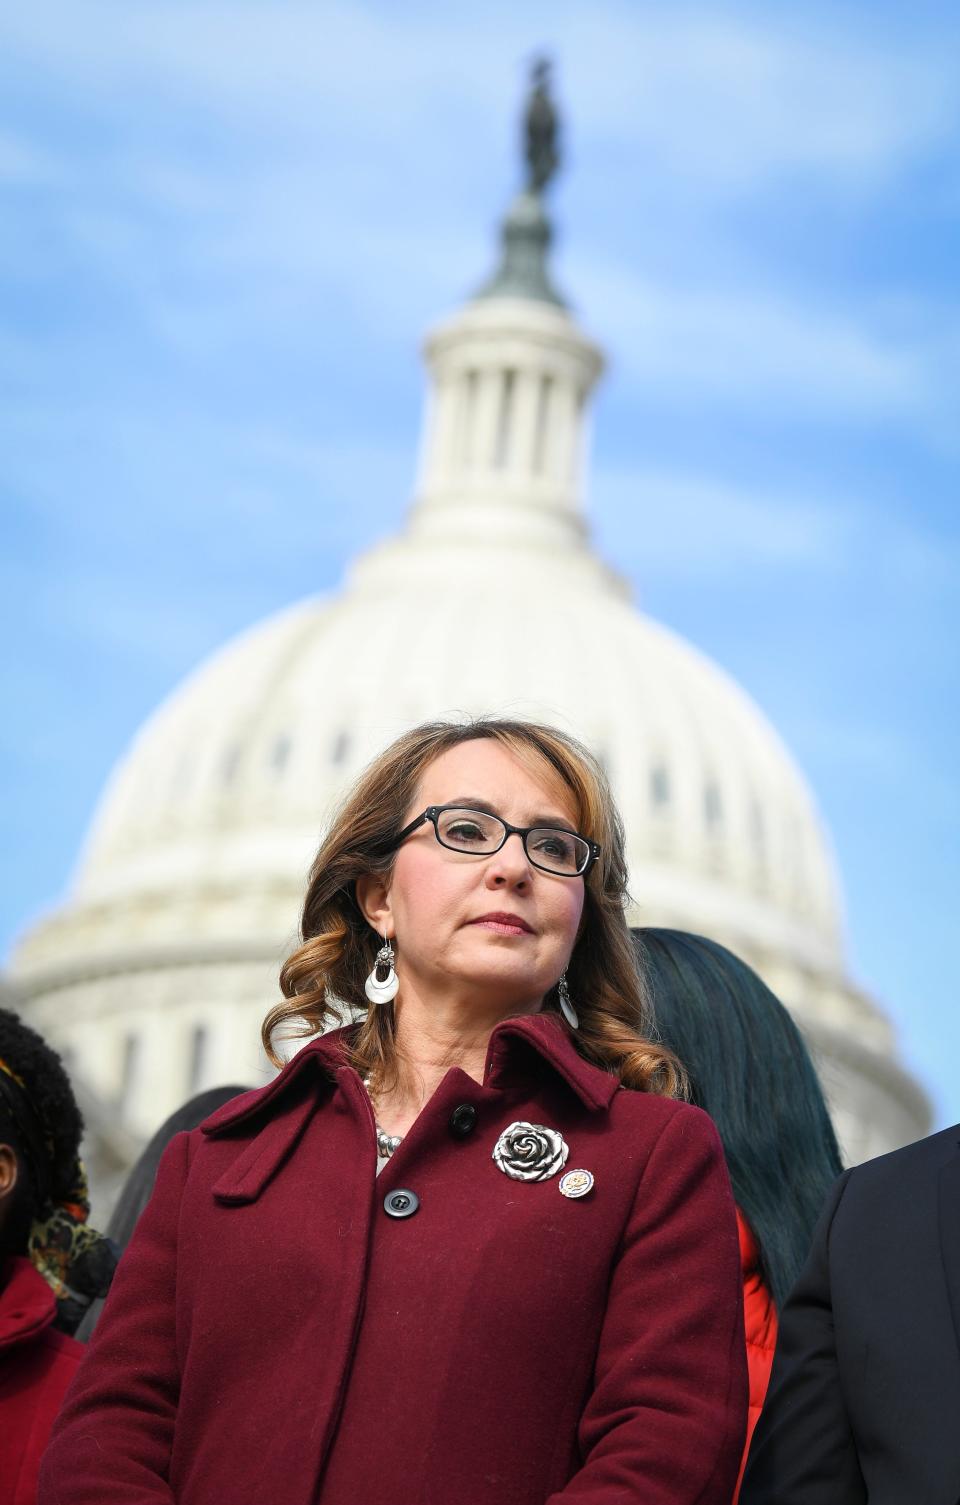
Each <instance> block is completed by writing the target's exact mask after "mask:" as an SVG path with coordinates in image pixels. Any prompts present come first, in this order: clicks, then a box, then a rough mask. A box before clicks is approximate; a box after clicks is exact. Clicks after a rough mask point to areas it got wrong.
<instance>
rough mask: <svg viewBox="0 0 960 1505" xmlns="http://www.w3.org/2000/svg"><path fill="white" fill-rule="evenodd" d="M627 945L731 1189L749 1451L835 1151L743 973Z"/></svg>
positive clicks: (716, 958) (799, 1057)
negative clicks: (780, 1316) (781, 1315)
mask: <svg viewBox="0 0 960 1505" xmlns="http://www.w3.org/2000/svg"><path fill="white" fill-rule="evenodd" d="M634 936H635V938H636V941H637V944H638V955H639V958H640V963H641V967H642V970H643V972H644V974H645V976H646V979H647V984H648V987H649V990H650V995H651V1002H652V1005H653V1010H654V1017H655V1019H656V1023H657V1027H658V1029H659V1032H660V1037H661V1039H662V1040H663V1042H664V1044H666V1045H668V1046H669V1047H670V1049H671V1050H672V1051H674V1052H675V1053H676V1054H677V1055H678V1056H679V1057H680V1059H681V1060H682V1061H683V1063H684V1065H685V1067H686V1068H687V1072H688V1074H689V1078H690V1091H691V1098H692V1101H693V1102H695V1103H697V1104H698V1106H699V1107H701V1108H703V1109H705V1111H706V1112H707V1113H709V1114H710V1117H711V1118H712V1119H713V1121H714V1123H715V1124H716V1126H717V1129H718V1131H719V1134H720V1141H721V1143H722V1145H723V1151H724V1154H725V1156H726V1160H727V1168H728V1170H729V1172H730V1180H731V1182H732V1183H733V1195H734V1198H735V1199H736V1203H737V1221H738V1224H739V1231H740V1254H741V1260H742V1264H743V1283H744V1284H743V1294H744V1326H745V1332H746V1339H747V1361H748V1367H749V1374H750V1417H749V1422H748V1430H747V1438H748V1445H749V1437H750V1434H751V1433H752V1431H753V1428H754V1427H755V1425H756V1422H757V1418H758V1417H759V1415H760V1410H761V1407H762V1406H763V1403H764V1397H765V1395H766V1393H767V1386H768V1384H769V1380H770V1369H771V1366H772V1363H773V1353H774V1348H775V1346H776V1341H777V1312H778V1310H779V1309H780V1308H781V1307H782V1306H783V1303H784V1301H785V1300H786V1297H787V1293H788V1292H789V1290H790V1288H791V1286H792V1285H793V1282H794V1280H795V1279H796V1276H797V1274H798V1272H799V1270H800V1267H801V1265H802V1263H803V1260H804V1259H805V1257H806V1254H807V1250H808V1249H809V1247H810V1240H811V1238H812V1235H813V1230H814V1227H815V1225H816V1221H817V1218H818V1217H819V1215H820V1210H821V1208H822V1207H823V1203H824V1199H825V1197H826V1196H827V1193H828V1192H829V1190H830V1188H831V1186H832V1185H833V1183H834V1181H835V1180H836V1178H837V1176H838V1175H839V1174H840V1171H841V1168H842V1167H841V1163H840V1152H839V1150H838V1148H837V1141H836V1136H835V1135H834V1132H833V1125H832V1124H831V1122H830V1115H829V1112H828V1111H827V1105H826V1102H825V1101H824V1096H823V1092H822V1091H821V1088H820V1083H819V1082H818V1080H817V1074H816V1072H815V1070H814V1068H813V1063H812V1062H811V1060H810V1056H809V1053H808V1051H807V1048H806V1046H805V1045H804V1043H803V1039H802V1037H801V1035H800V1031H799V1030H798V1029H797V1026H796V1025H795V1024H794V1022H793V1020H792V1019H791V1017H790V1015H789V1013H788V1012H787V1010H786V1009H785V1008H784V1006H783V1004H782V1003H781V1002H780V1000H779V999H778V998H776V997H775V996H774V994H773V993H772V992H771V991H770V989H769V988H768V987H767V985H766V984H765V983H764V982H763V981H762V980H761V979H760V978H759V977H758V976H757V974H756V972H754V970H753V968H752V967H748V966H747V964H746V962H744V961H741V960H740V958H739V957H738V956H735V955H734V954H733V952H732V951H728V950H727V948H726V947H725V946H721V945H719V944H718V943H717V942H716V941H711V940H707V939H706V938H705V937H703V936H699V935H690V934H688V933H687V932H685V931H679V930H657V929H653V928H648V929H644V930H636V931H634ZM745 1461H746V1454H744V1462H745Z"/></svg>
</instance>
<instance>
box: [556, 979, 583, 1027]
mask: <svg viewBox="0 0 960 1505" xmlns="http://www.w3.org/2000/svg"><path fill="white" fill-rule="evenodd" d="M557 997H558V999H559V1001H560V1012H561V1014H562V1015H563V1017H564V1019H566V1021H567V1023H568V1024H569V1026H570V1028H571V1029H579V1028H580V1019H579V1016H578V1014H577V1011H576V1009H575V1008H574V1006H573V999H572V998H571V997H570V989H569V988H568V986H567V974H566V972H561V974H560V981H559V982H558V983H557Z"/></svg>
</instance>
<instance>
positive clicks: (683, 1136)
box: [39, 1016, 747, 1505]
mask: <svg viewBox="0 0 960 1505" xmlns="http://www.w3.org/2000/svg"><path fill="white" fill-rule="evenodd" d="M458 1108H459V1109H461V1112H460V1113H458V1114H457V1115H456V1117H455V1118H454V1116H453V1115H454V1113H455V1110H457V1109H458ZM470 1110H475V1113H474V1112H471V1111H470ZM515 1120H526V1121H529V1122H532V1123H535V1124H542V1125H546V1126H547V1127H549V1128H554V1129H559V1130H560V1131H561V1133H562V1134H563V1136H564V1138H565V1139H566V1141H567V1143H568V1144H569V1146H570V1158H569V1160H568V1162H567V1168H568V1169H576V1168H584V1169H586V1170H589V1171H592V1172H593V1175H594V1177H595V1178H596V1180H595V1186H594V1188H593V1190H592V1192H591V1193H590V1194H589V1195H588V1196H586V1197H583V1198H582V1199H580V1200H577V1201H574V1200H570V1199H568V1198H566V1197H564V1196H562V1195H561V1193H560V1190H559V1177H558V1176H554V1177H552V1178H551V1179H550V1180H546V1181H540V1182H525V1181H517V1180H513V1179H511V1178H509V1177H508V1176H507V1175H505V1174H504V1173H503V1172H502V1171H501V1170H500V1169H499V1168H498V1167H497V1165H496V1164H495V1162H494V1161H493V1159H492V1158H491V1152H492V1150H493V1147H494V1144H495V1143H496V1141H497V1138H498V1137H499V1135H500V1133H501V1131H502V1130H503V1129H505V1128H506V1127H507V1126H508V1125H509V1124H511V1123H512V1122H514V1121H515ZM375 1154H376V1150H375V1138H374V1121H373V1114H372V1111H371V1107H370V1102H369V1099H368V1097H367V1094H366V1092H365V1090H364V1088H363V1086H362V1083H361V1081H360V1078H359V1076H358V1075H357V1073H356V1072H355V1071H354V1070H353V1069H352V1068H351V1067H349V1066H346V1065H344V1064H343V1060H342V1053H341V1043H340V1039H339V1035H338V1034H334V1035H328V1036H325V1037H323V1038H320V1039H317V1040H315V1041H314V1042H312V1043H311V1044H310V1045H308V1046H306V1047H305V1048H304V1049H303V1050H302V1051H301V1052H300V1054H299V1055H297V1056H296V1057H295V1058H294V1059H293V1061H291V1062H290V1064H289V1065H288V1066H287V1067H286V1069H285V1070H284V1071H283V1072H282V1073H281V1075H280V1076H279V1077H278V1078H277V1079H276V1080H275V1081H273V1082H272V1083H271V1084H270V1085H269V1086H267V1087H265V1088H262V1089H260V1090H259V1091H256V1092H251V1093H246V1094H244V1095H243V1096H242V1097H239V1098H237V1099H235V1100H234V1101H233V1102H231V1103H228V1104H227V1105H226V1106H225V1107H224V1108H221V1109H220V1110H219V1111H218V1112H217V1113H215V1114H214V1115H213V1117H212V1118H210V1119H208V1120H207V1122H206V1123H205V1124H204V1125H203V1126H202V1128H201V1129H199V1130H197V1131H195V1132H194V1133H192V1134H183V1135H179V1136H178V1137H177V1138H176V1139H175V1140H174V1141H173V1143H172V1144H171V1145H170V1147H169V1148H168V1150H167V1153H166V1155H165V1157H164V1160H163V1162H162V1163H161V1167H160V1171H159V1174H158V1178H157V1185H156V1190H155V1193H154V1196H153V1200H152V1201H151V1203H150V1205H149V1207H148V1208H147V1210H146V1212H145V1213H144V1215H143V1218H142V1219H141V1221H140V1224H139V1225H138V1227H137V1230H136V1233H135V1235H134V1238H133V1241H132V1242H131V1244H130V1247H129V1249H128V1251H127V1253H126V1255H125V1256H124V1259H123V1260H122V1261H121V1264H120V1267H119V1270H118V1272H117V1275H116V1278H115V1280H114V1283H113V1289H112V1291H111V1293H110V1296H109V1299H108V1301H107V1305H106V1308H105V1310H104V1313H103V1316H102V1317H101V1320H100V1323H99V1326H98V1327H97V1330H96V1333H95V1335H94V1338H93V1341H92V1343H91V1345H90V1351H89V1353H88V1355H87V1358H86V1359H85V1360H84V1362H83V1364H82V1366H81V1369H80V1373H79V1375H78V1376H77V1379H76V1381H75V1383H74V1385H73V1386H72V1387H71V1390H70V1393H69V1395H68V1397H67V1401H66V1404H65V1406H64V1409H63V1411H62V1413H61V1416H60V1420H59V1422H58V1424H57V1427H56V1429H55V1431H54V1437H53V1440H52V1443H51V1446H50V1448H49V1451H48V1453H47V1457H46V1460H45V1463H44V1466H43V1469H42V1471H41V1483H40V1493H39V1502H40V1505H111V1502H116V1505H120V1502H123V1505H160V1502H164V1505H170V1502H171V1501H177V1502H178V1505H264V1502H269V1505H464V1502H469V1505H547V1502H549V1505H575V1502H576V1505H613V1502H614V1501H616V1502H618V1505H623V1502H627V1501H632V1500H636V1501H643V1502H644V1505H694V1502H697V1505H729V1501H730V1498H731V1495H732V1493H733V1488H734V1484H735V1481H736V1477H737V1468H738V1466H739V1462H740V1453H741V1449H742V1446H743V1439H744V1429H745V1421H746V1403H747V1393H746V1365H745V1355H744V1337H743V1315H742V1277H741V1270H740V1254H739V1243H738V1238H737V1226H736V1220H735V1214H734V1207H733V1202H732V1198H731V1194H730V1187H729V1182H728V1179H727V1173H726V1168H725V1165H724V1161H723V1156H722V1153H721V1149H720V1143H719V1140H718V1137H717V1133H716V1130H715V1129H714V1127H713V1124H712V1123H711V1121H710V1120H709V1119H708V1118H707V1117H706V1116H705V1115H704V1114H703V1113H701V1112H699V1110H698V1109H696V1108H692V1107H689V1106H687V1105H686V1104H683V1103H678V1102H674V1101H672V1100H669V1099H666V1098H661V1097H655V1096H652V1095H648V1094H645V1093H639V1092H631V1091H624V1090H622V1089H620V1087H619V1084H618V1082H617V1081H616V1079H615V1078H614V1077H612V1076H610V1075H608V1074H606V1073H605V1072H603V1071H601V1070H599V1069H597V1068H596V1067H594V1066H592V1065H589V1064H588V1063H586V1062H585V1061H584V1060H583V1059H582V1058H581V1057H580V1056H579V1055H578V1054H577V1052H576V1051H575V1050H574V1048H573V1046H572V1044H571V1043H570V1041H569V1038H568V1037H567V1035H566V1032H565V1031H564V1029H563V1027H562V1026H561V1025H560V1024H559V1023H558V1022H557V1020H556V1019H555V1017H554V1016H537V1017H534V1018H521V1019H512V1020H508V1021H506V1022H505V1023H503V1024H501V1025H499V1026H498V1027H497V1029H495V1030H494V1032H493V1035H492V1036H491V1040H490V1046H489V1052H488V1056H487V1063H486V1071H485V1075H484V1081H483V1084H482V1085H481V1084H480V1083H478V1082H475V1081H474V1080H473V1079H472V1078H471V1077H469V1076H468V1075H466V1074H465V1073H464V1072H463V1071H461V1070H459V1069H458V1068H453V1069H451V1070H450V1071H448V1072H447V1074H446V1076H445V1077H444V1079H443V1081H442V1082H441V1083H440V1086H439V1087H438V1088H437V1091H436V1092H435V1094H434V1096H433V1097H432V1098H431V1099H430V1101H429V1102H428V1103H427V1105H426V1107H425V1108H424V1110H423V1112H422V1113H421V1115H420V1117H419V1118H418V1119H417V1121H416V1123H415V1124H414V1125H413V1127H412V1128H411V1129H410V1131H409V1133H408V1134H407V1136H406V1138H405V1139H404V1140H403V1143H402V1144H401V1145H400V1148H399V1149H398V1150H397V1152H396V1154H395V1155H394V1156H393V1158H392V1159H391V1160H390V1162H389V1163H388V1165H387V1166H386V1168H385V1169H384V1171H383V1172H382V1173H381V1175H380V1177H379V1178H375ZM399 1188H406V1189H408V1190H410V1191H413V1192H415V1193H416V1194H417V1197H419V1208H418V1210H417V1211H416V1212H415V1214H413V1215H408V1216H405V1217H400V1218H397V1217H392V1216H389V1215H388V1214H387V1213H386V1211H385V1207H384V1199H385V1197H386V1196H387V1195H388V1194H389V1193H390V1192H391V1191H395V1190H397V1189H399Z"/></svg>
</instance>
